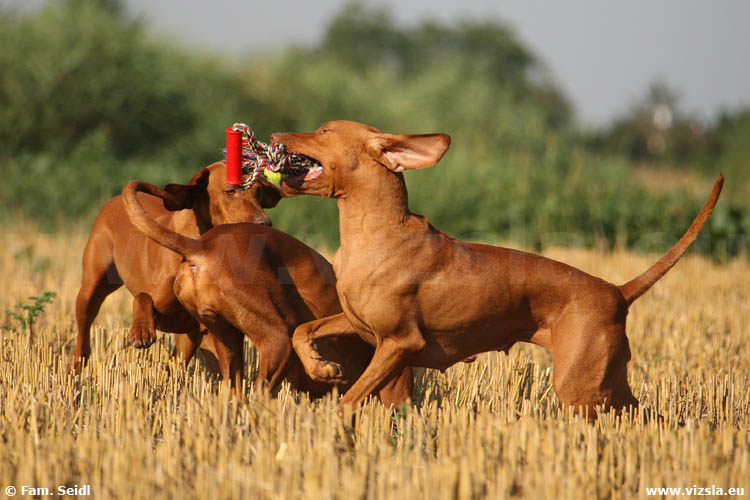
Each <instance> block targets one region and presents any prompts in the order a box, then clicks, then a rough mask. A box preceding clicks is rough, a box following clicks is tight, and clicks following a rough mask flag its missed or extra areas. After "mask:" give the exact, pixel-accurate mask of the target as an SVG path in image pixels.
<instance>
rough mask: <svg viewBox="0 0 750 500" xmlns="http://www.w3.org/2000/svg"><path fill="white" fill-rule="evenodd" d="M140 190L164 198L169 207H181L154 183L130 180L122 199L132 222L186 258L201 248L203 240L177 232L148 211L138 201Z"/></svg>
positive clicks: (144, 232)
mask: <svg viewBox="0 0 750 500" xmlns="http://www.w3.org/2000/svg"><path fill="white" fill-rule="evenodd" d="M138 192H143V193H148V194H151V195H154V196H158V197H159V198H161V199H163V200H164V205H165V206H166V207H167V208H172V209H179V208H180V207H179V206H178V205H179V203H178V202H177V200H176V199H175V198H174V196H172V195H171V194H170V193H168V192H166V191H164V190H163V189H160V188H158V187H156V186H154V185H153V184H149V183H148V182H143V181H130V182H128V184H127V185H126V186H125V188H124V189H123V190H122V201H123V202H124V203H125V210H126V212H127V214H128V217H130V222H131V223H133V225H134V226H135V227H136V228H137V229H138V230H139V231H140V232H142V233H143V234H145V235H146V236H148V237H149V238H151V239H152V240H154V241H155V242H157V243H158V244H160V245H162V246H164V247H166V248H169V249H170V250H172V251H174V252H177V253H178V254H180V255H182V256H183V257H185V258H188V257H190V256H191V255H194V254H195V253H197V252H199V251H200V250H201V242H200V241H198V240H196V239H193V238H190V237H188V236H185V235H182V234H179V233H176V232H174V231H172V230H171V229H169V228H166V227H164V226H162V225H161V224H159V223H158V222H156V221H155V220H154V219H153V217H151V216H150V215H148V214H147V213H146V210H144V209H143V205H141V202H140V201H138V196H137V193H138Z"/></svg>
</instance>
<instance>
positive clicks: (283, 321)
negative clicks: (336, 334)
mask: <svg viewBox="0 0 750 500" xmlns="http://www.w3.org/2000/svg"><path fill="white" fill-rule="evenodd" d="M138 191H145V192H148V193H150V194H152V195H155V196H159V197H161V198H163V199H164V200H165V202H166V203H167V204H172V203H174V202H173V201H172V200H171V195H170V194H169V193H166V192H164V191H163V190H161V189H159V188H157V187H156V186H153V185H151V184H147V183H144V182H138V181H132V182H130V183H129V184H128V185H127V186H125V189H124V190H123V193H122V200H123V202H124V204H125V207H126V210H127V213H128V215H129V217H130V220H131V222H132V224H133V225H134V226H135V227H136V228H137V229H138V230H139V231H141V232H142V233H143V234H144V235H146V236H148V237H149V238H151V239H152V240H154V241H155V242H157V243H158V244H159V245H162V246H163V247H165V248H168V249H169V250H171V251H173V252H176V255H177V254H179V255H180V256H181V257H183V258H184V261H183V262H182V264H180V266H179V269H178V270H177V273H176V277H175V280H174V292H175V294H176V296H177V298H178V299H179V300H180V302H181V303H182V304H183V305H184V306H185V308H186V309H187V310H188V311H189V312H190V314H191V315H192V316H193V317H194V318H195V319H196V320H197V321H198V322H200V323H201V324H203V325H205V326H206V327H207V328H208V331H209V332H210V334H211V335H210V337H211V338H212V342H213V347H214V349H212V351H213V352H214V353H215V355H216V357H217V359H218V361H219V366H220V369H221V373H222V377H223V378H224V379H225V380H229V381H230V383H231V385H232V386H233V387H234V388H235V390H236V394H237V396H238V397H239V398H240V399H241V392H240V389H241V387H242V385H241V382H242V368H243V366H244V359H243V334H244V335H245V336H247V337H248V338H249V339H250V340H251V342H252V343H253V345H255V347H256V348H257V350H258V355H259V358H260V369H259V373H258V378H257V379H256V381H255V387H256V389H257V388H258V387H260V386H261V385H264V386H265V387H267V388H268V389H273V388H275V387H276V386H277V384H278V383H279V382H280V381H281V380H282V378H284V377H286V378H288V379H289V380H290V382H291V385H292V387H293V388H295V389H299V390H305V391H308V392H310V393H311V395H312V396H320V395H322V394H324V393H325V392H328V391H329V390H330V389H331V388H332V383H341V384H342V387H341V388H342V389H346V388H348V384H346V382H344V378H346V379H348V380H355V379H356V378H358V377H359V376H360V375H361V374H362V372H363V371H364V370H365V368H366V367H367V365H368V363H369V362H370V359H371V358H372V354H373V349H372V347H371V346H370V345H368V344H367V343H366V342H363V341H362V340H361V339H359V338H356V337H352V338H343V339H339V340H334V339H329V340H327V341H322V342H321V343H320V344H319V346H318V347H319V348H320V349H321V352H322V353H323V354H324V355H325V356H326V357H327V358H328V359H333V360H335V361H337V362H338V365H337V366H342V367H343V368H342V377H341V378H339V379H337V380H335V381H325V383H321V382H314V381H313V380H311V379H310V378H309V377H308V376H307V375H306V374H305V372H304V370H303V369H302V366H301V364H300V363H299V359H298V357H297V355H296V354H295V353H294V351H293V350H292V341H291V336H292V333H293V332H294V329H295V328H296V327H297V326H298V325H300V324H301V323H304V322H308V321H311V320H314V319H316V318H322V317H326V316H331V315H334V314H338V313H340V312H341V306H340V304H339V300H338V297H337V295H336V287H335V282H336V278H335V275H334V273H333V269H332V268H331V265H330V264H329V263H328V261H327V260H325V259H324V258H323V257H322V256H321V255H320V254H318V253H317V252H316V251H315V250H313V249H312V248H310V247H308V246H306V245H305V244H303V243H302V242H300V241H299V240H297V239H295V238H293V237H292V236H289V235H288V234H285V233H282V232H281V231H276V230H274V229H271V228H269V227H264V226H260V225H257V224H249V223H245V224H225V225H221V226H217V227H215V228H213V229H211V230H210V231H208V232H206V233H205V234H203V235H201V237H200V239H199V240H198V239H195V238H190V237H187V236H184V235H182V234H178V233H176V232H175V231H173V230H171V229H168V228H166V227H164V226H162V225H161V224H159V223H158V222H157V221H155V220H154V219H153V218H152V217H151V216H150V215H149V214H148V213H147V212H146V211H145V210H144V208H143V207H142V205H141V203H140V201H139V199H138V197H137V194H136V193H137V192H138ZM412 384H413V378H412V374H411V368H407V367H404V368H403V369H402V370H401V372H400V374H397V376H396V377H394V378H393V379H392V381H391V382H390V383H389V384H386V385H384V386H381V387H378V391H379V396H380V399H381V401H382V402H383V404H385V405H386V406H389V405H392V404H394V405H395V404H398V403H400V402H403V401H406V400H408V399H409V398H410V396H411V389H412ZM375 392H377V391H375Z"/></svg>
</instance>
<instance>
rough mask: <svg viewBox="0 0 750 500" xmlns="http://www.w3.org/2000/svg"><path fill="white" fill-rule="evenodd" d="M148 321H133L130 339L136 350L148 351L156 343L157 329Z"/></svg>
mask: <svg viewBox="0 0 750 500" xmlns="http://www.w3.org/2000/svg"><path fill="white" fill-rule="evenodd" d="M149 323H150V322H146V321H133V324H132V325H131V326H130V337H131V338H132V339H133V346H134V347H135V348H136V349H146V348H148V347H150V346H151V344H153V343H154V342H156V329H155V328H154V325H153V324H149Z"/></svg>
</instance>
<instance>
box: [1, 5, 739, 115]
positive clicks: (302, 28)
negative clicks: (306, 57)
mask: <svg viewBox="0 0 750 500" xmlns="http://www.w3.org/2000/svg"><path fill="white" fill-rule="evenodd" d="M39 1H40V0H34V1H31V0H0V4H15V5H18V4H20V3H23V4H26V5H28V4H29V3H32V4H33V3H39ZM53 1H54V0H53ZM125 3H126V4H127V6H128V8H129V10H130V11H131V12H133V13H136V14H140V15H142V16H143V17H144V18H145V19H146V20H147V21H148V22H149V23H150V24H151V25H152V27H153V29H154V30H156V31H159V32H166V33H170V34H171V35H173V36H175V37H178V38H180V39H182V40H184V41H185V42H186V43H188V44H190V45H191V46H193V47H197V48H201V49H204V50H207V51H208V50H219V51H227V52H231V53H234V54H242V53H247V52H249V51H253V50H258V49H261V48H263V49H267V48H274V47H278V46H282V45H284V44H285V43H288V42H290V41H294V42H299V43H312V42H315V41H317V40H319V39H320V37H321V35H322V33H323V31H324V29H325V26H326V24H327V23H328V22H329V20H330V19H331V17H332V16H333V15H334V14H335V13H336V12H338V11H339V10H340V9H341V8H342V6H343V5H345V4H346V0H315V1H294V0H264V1H262V2H259V1H248V0H211V1H203V0H125ZM364 3H366V4H379V5H387V6H390V8H391V11H392V12H393V14H394V16H395V17H396V19H397V20H398V21H399V22H400V23H402V24H405V25H407V26H408V25H409V24H414V23H417V22H419V20H421V19H424V18H432V19H438V20H440V21H445V22H451V21H453V20H458V19H465V18H472V19H487V18H489V19H500V20H504V21H508V22H510V23H511V25H512V26H513V27H514V28H515V30H516V32H517V33H518V34H519V35H520V37H521V38H522V39H523V40H524V41H525V42H526V43H527V44H528V45H529V46H530V47H531V48H532V49H533V50H534V51H535V52H536V53H537V54H538V55H539V56H540V57H541V58H542V60H543V61H544V62H545V63H546V64H547V66H548V68H549V69H550V70H551V72H552V75H553V77H554V78H555V80H556V81H557V82H559V84H560V85H562V87H563V89H564V91H565V92H566V94H567V95H568V97H569V98H570V99H571V100H572V101H573V103H574V105H575V107H576V110H577V112H578V116H579V117H580V118H581V119H582V120H583V121H585V122H589V123H602V122H604V121H606V120H608V119H610V118H611V117H612V116H614V115H615V114H616V113H618V112H621V111H623V110H624V109H626V108H627V106H628V105H629V104H630V103H632V102H633V101H634V100H635V99H637V98H638V97H640V96H642V95H643V94H644V93H645V90H646V88H647V87H648V85H649V84H650V83H651V82H653V81H655V80H657V79H660V80H662V81H665V82H666V83H667V84H669V85H670V86H672V87H674V88H675V89H676V90H677V91H678V92H679V95H680V98H681V103H682V105H683V107H684V108H685V109H687V110H690V111H695V112H698V113H700V114H701V115H702V116H704V117H707V118H710V117H711V116H714V115H715V113H716V112H717V111H718V110H719V109H721V108H734V107H737V106H742V105H750V0H627V1H617V2H615V1H608V0H565V1H563V0H557V1H556V0H495V1H492V0H470V1H455V0H400V1H399V0H377V1H374V0H373V1H368V2H364Z"/></svg>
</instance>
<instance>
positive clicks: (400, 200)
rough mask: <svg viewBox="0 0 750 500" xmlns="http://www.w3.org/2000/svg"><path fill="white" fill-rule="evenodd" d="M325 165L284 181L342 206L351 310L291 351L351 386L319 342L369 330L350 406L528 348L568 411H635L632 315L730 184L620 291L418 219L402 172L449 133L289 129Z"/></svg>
mask: <svg viewBox="0 0 750 500" xmlns="http://www.w3.org/2000/svg"><path fill="white" fill-rule="evenodd" d="M271 140H272V142H278V143H283V144H285V145H286V147H287V150H288V151H289V152H290V153H298V154H302V155H305V156H307V157H309V158H311V159H314V160H316V161H317V162H318V163H319V164H318V165H317V166H315V167H313V168H310V169H309V170H308V171H307V172H306V173H305V174H304V175H299V176H296V177H286V178H285V179H284V181H283V185H282V190H283V192H284V194H285V195H295V194H314V195H320V196H327V197H331V198H336V199H337V202H338V209H339V230H340V235H341V247H340V248H339V250H338V251H337V252H336V255H335V257H334V259H333V267H334V270H335V272H336V278H337V284H336V287H337V289H338V293H339V298H340V300H341V305H342V307H343V312H342V313H340V314H337V315H334V316H330V317H328V318H323V319H319V320H316V321H312V322H310V323H306V324H304V325H301V326H300V327H298V328H297V330H296V331H295V333H294V337H293V344H294V348H295V350H296V351H297V353H298V354H299V356H300V359H301V361H302V363H303V364H304V366H305V369H306V370H307V372H308V373H309V374H310V376H311V377H313V378H314V379H316V380H322V381H325V380H327V381H335V380H338V379H340V378H341V371H340V367H338V366H337V365H336V363H333V362H330V361H325V360H322V359H321V357H320V355H319V354H318V353H317V352H316V350H315V345H314V343H315V342H317V341H319V340H320V339H322V338H326V337H331V336H339V335H342V334H343V335H358V336H360V337H361V338H363V339H365V340H367V341H368V342H370V343H371V344H372V345H374V346H376V348H375V355H374V356H373V358H372V361H371V363H370V365H369V366H368V367H367V369H366V370H365V372H364V373H363V374H362V376H361V377H360V378H359V379H358V380H357V381H356V382H355V383H354V385H353V386H352V387H351V389H349V391H348V392H347V393H346V394H345V395H344V397H343V398H342V399H341V404H342V405H352V406H353V405H356V404H358V403H359V402H360V401H362V399H363V398H364V397H366V395H367V394H369V393H370V392H372V391H374V390H377V389H378V388H379V387H382V386H383V384H385V383H388V382H389V381H390V380H392V379H393V378H394V377H395V376H396V375H397V374H398V373H399V372H400V370H401V369H402V368H403V367H404V366H422V367H428V368H438V369H445V368H447V367H449V366H451V365H452V364H454V363H456V362H457V361H460V360H462V359H466V358H467V357H469V356H472V355H474V354H477V353H481V352H485V351H491V350H506V349H509V348H510V347H511V346H512V345H513V344H514V343H516V342H531V343H534V344H537V345H540V346H542V347H545V348H546V349H548V350H549V351H551V352H552V355H553V369H554V375H553V387H554V389H555V392H556V393H557V395H558V397H559V399H560V401H561V402H562V403H563V405H565V406H570V407H574V408H575V409H576V410H578V411H583V412H586V411H588V413H589V415H595V407H596V406H597V405H604V406H605V407H606V408H614V409H616V410H622V409H624V408H626V407H629V406H637V405H638V401H637V399H636V398H635V397H634V396H633V393H632V391H631V389H630V386H629V384H628V380H627V362H628V360H629V359H630V349H629V346H628V339H627V337H626V335H625V319H626V316H627V313H628V307H629V306H630V305H631V304H632V303H633V301H635V300H636V299H637V298H638V297H640V296H641V295H642V294H643V293H644V292H646V291H647V290H648V289H649V288H650V287H651V286H652V285H653V284H654V283H656V281H657V280H658V279H659V278H661V277H662V276H663V275H664V274H665V273H666V272H667V271H668V270H669V269H670V268H671V267H672V266H673V265H674V264H675V263H677V261H678V260H679V258H680V257H681V256H682V255H683V253H684V252H685V251H686V250H687V248H688V247H689V246H690V245H691V244H692V242H693V241H694V240H695V239H696V237H697V236H698V233H699V232H700V230H701V229H702V228H703V225H704V224H705V222H706V220H707V219H708V216H709V215H710V213H711V211H712V209H713V207H714V205H715V204H716V201H717V200H718V198H719V194H720V192H721V186H722V183H723V178H722V177H721V176H720V177H719V178H718V179H717V180H716V184H715V186H714V189H713V191H712V193H711V195H710V196H709V198H708V201H707V202H706V204H705V206H704V207H703V209H702V210H701V211H700V213H699V214H698V216H697V218H696V219H695V220H694V221H693V223H692V224H691V226H690V227H689V229H688V230H687V232H686V233H685V234H684V235H683V236H682V238H681V239H680V240H679V242H678V243H677V244H676V245H675V246H674V247H673V248H672V249H671V250H670V251H669V252H667V253H666V255H664V256H663V257H662V258H661V259H660V260H659V261H658V262H657V263H656V264H654V265H653V266H652V267H651V268H650V269H648V270H647V271H646V272H644V273H643V274H642V275H640V276H638V277H637V278H635V279H633V280H632V281H630V282H628V283H626V284H624V285H622V286H616V285H613V284H611V283H608V282H606V281H603V280H601V279H599V278H596V277H594V276H591V275H589V274H586V273H584V272H582V271H580V270H578V269H575V268H573V267H571V266H568V265H566V264H563V263H560V262H556V261H554V260H551V259H547V258H544V257H541V256H539V255H535V254H531V253H525V252H520V251H516V250H511V249H507V248H501V247H495V246H490V245H481V244H473V243H465V242H462V241H459V240H456V239H454V238H451V237H449V236H447V235H446V234H444V233H442V232H441V231H439V230H437V229H435V228H434V227H433V226H432V225H430V223H429V222H427V220H425V219H424V217H422V216H420V215H416V214H413V213H411V212H410V211H409V206H408V195H407V191H406V185H405V183H404V178H403V175H402V172H403V171H404V170H409V169H419V168H425V167H429V166H431V165H434V164H435V163H437V162H438V161H439V160H440V158H441V157H442V156H443V154H444V153H445V151H446V150H447V149H448V147H449V145H450V137H449V136H448V135H446V134H428V135H391V134H384V133H382V132H381V131H379V130H377V129H375V128H372V127H369V126H366V125H363V124H360V123H355V122H348V121H334V122H329V123H326V124H324V125H323V126H321V127H320V129H318V130H317V131H316V132H313V133H308V134H300V133H278V134H273V135H272V137H271Z"/></svg>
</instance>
